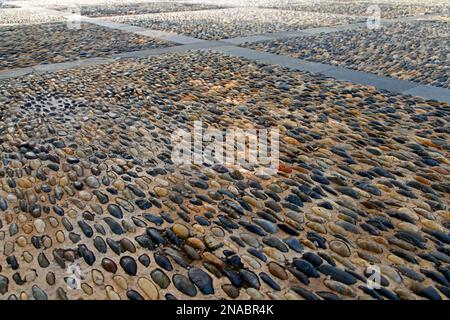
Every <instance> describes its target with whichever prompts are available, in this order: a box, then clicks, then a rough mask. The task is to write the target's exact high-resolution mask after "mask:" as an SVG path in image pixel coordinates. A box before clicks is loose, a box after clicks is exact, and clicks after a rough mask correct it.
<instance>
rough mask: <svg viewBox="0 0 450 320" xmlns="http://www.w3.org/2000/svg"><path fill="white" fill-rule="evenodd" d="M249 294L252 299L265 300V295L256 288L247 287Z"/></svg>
mask: <svg viewBox="0 0 450 320" xmlns="http://www.w3.org/2000/svg"><path fill="white" fill-rule="evenodd" d="M246 292H247V294H248V295H249V296H250V299H251V300H263V299H264V296H263V295H262V294H261V292H259V291H258V290H256V289H255V288H247V290H246Z"/></svg>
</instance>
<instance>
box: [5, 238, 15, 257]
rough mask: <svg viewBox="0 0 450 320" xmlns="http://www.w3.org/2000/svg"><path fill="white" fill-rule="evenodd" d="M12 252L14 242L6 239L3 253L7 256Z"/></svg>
mask: <svg viewBox="0 0 450 320" xmlns="http://www.w3.org/2000/svg"><path fill="white" fill-rule="evenodd" d="M13 252H14V242H12V241H6V242H5V244H4V246H3V254H4V255H5V256H9V255H11V254H12V253H13Z"/></svg>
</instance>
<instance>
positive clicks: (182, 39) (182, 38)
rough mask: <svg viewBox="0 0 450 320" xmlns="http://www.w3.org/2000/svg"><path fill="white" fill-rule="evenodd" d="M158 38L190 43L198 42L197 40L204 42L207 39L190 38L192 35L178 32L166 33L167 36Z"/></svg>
mask: <svg viewBox="0 0 450 320" xmlns="http://www.w3.org/2000/svg"><path fill="white" fill-rule="evenodd" d="M159 38H160V39H161V40H165V41H169V42H174V43H179V44H192V43H199V42H206V41H207V40H203V39H197V38H192V37H188V36H183V35H179V34H175V35H168V36H161V37H159Z"/></svg>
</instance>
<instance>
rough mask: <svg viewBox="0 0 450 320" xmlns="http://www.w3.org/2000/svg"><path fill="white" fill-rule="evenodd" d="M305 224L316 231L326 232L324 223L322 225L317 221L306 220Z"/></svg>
mask: <svg viewBox="0 0 450 320" xmlns="http://www.w3.org/2000/svg"><path fill="white" fill-rule="evenodd" d="M306 226H307V227H308V228H310V229H312V230H314V231H316V232H318V233H322V234H326V233H327V228H326V227H325V226H324V225H322V224H318V223H315V222H311V221H308V222H306Z"/></svg>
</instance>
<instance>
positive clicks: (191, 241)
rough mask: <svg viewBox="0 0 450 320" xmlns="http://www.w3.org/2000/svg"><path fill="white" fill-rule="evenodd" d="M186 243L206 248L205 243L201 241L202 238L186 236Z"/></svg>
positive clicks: (198, 248) (196, 247)
mask: <svg viewBox="0 0 450 320" xmlns="http://www.w3.org/2000/svg"><path fill="white" fill-rule="evenodd" d="M186 243H187V244H188V245H190V246H192V247H193V248H195V249H197V250H200V251H203V250H205V249H206V247H205V244H204V243H203V241H202V240H200V239H198V238H188V239H187V240H186Z"/></svg>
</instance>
